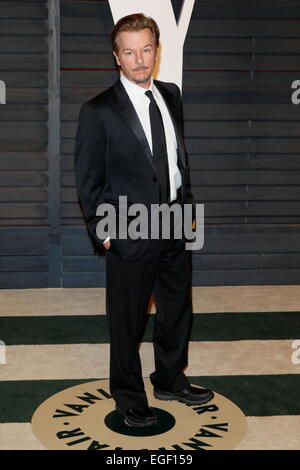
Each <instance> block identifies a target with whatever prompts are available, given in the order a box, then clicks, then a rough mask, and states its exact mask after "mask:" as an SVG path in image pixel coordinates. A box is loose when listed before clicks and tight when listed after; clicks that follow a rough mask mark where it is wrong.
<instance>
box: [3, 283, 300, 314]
mask: <svg viewBox="0 0 300 470" xmlns="http://www.w3.org/2000/svg"><path fill="white" fill-rule="evenodd" d="M192 290H193V307H194V312H195V313H214V312H272V311H274V312H277V311H282V312H286V311H299V310H300V286H298V285H295V286H217V287H214V286H213V287H193V289H192ZM150 311H151V312H152V313H153V312H155V305H154V304H153V305H152V306H151V305H150ZM105 312H106V307H105V288H81V289H66V288H65V289H16V290H14V289H3V290H1V291H0V316H6V315H7V316H45V315H99V314H105Z"/></svg>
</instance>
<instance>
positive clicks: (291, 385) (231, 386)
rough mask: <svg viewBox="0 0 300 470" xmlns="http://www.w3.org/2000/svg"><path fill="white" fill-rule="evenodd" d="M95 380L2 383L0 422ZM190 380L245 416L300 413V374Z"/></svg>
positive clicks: (26, 417)
mask: <svg viewBox="0 0 300 470" xmlns="http://www.w3.org/2000/svg"><path fill="white" fill-rule="evenodd" d="M92 380H99V379H97V378H95V379H94V378H91V379H85V380H28V381H23V380H20V381H3V382H0V396H1V402H0V422H2V423H27V422H30V421H31V417H32V415H33V413H34V411H35V410H36V408H37V407H38V406H39V405H40V404H41V403H42V402H43V401H44V400H46V399H47V398H49V397H50V396H52V395H54V394H55V393H57V392H59V391H61V390H64V389H66V388H69V387H72V386H74V385H77V384H82V383H86V382H90V381H92ZM189 380H190V383H194V384H197V385H201V386H204V387H208V388H211V389H212V390H215V391H216V392H218V393H220V394H222V395H224V396H226V397H227V398H228V399H230V400H232V401H233V402H234V403H236V405H237V406H239V407H240V409H241V410H242V411H243V412H244V414H245V415H246V416H275V415H298V414H300V400H299V390H300V375H296V374H286V375H259V376H257V375H246V376H230V377H228V376H227V377H222V376H221V377H207V376H205V377H189Z"/></svg>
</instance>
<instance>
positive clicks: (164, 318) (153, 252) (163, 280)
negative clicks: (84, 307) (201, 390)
mask: <svg viewBox="0 0 300 470" xmlns="http://www.w3.org/2000/svg"><path fill="white" fill-rule="evenodd" d="M185 242H186V240H185V238H184V237H183V238H181V239H175V238H174V237H171V239H151V241H150V244H149V247H148V249H147V251H146V253H145V254H144V255H143V257H142V258H141V259H139V260H138V261H134V262H129V261H125V260H123V259H121V258H120V257H119V256H118V255H117V254H116V253H115V252H113V251H110V250H109V249H108V250H107V253H106V277H107V287H106V307H107V320H108V328H109V334H110V393H111V395H112V397H113V398H114V400H115V401H116V403H117V404H118V406H119V407H120V408H122V409H128V408H135V409H136V410H139V409H140V410H142V409H143V408H144V407H145V406H148V401H147V396H146V393H145V389H144V382H143V377H142V367H141V361H140V355H139V343H140V341H141V332H142V330H143V327H144V319H145V317H144V315H145V314H146V313H147V307H148V304H149V300H150V296H151V294H152V293H153V296H154V299H155V303H156V314H155V317H154V329H153V347H154V359H155V371H154V372H152V373H151V375H150V380H151V383H152V384H153V385H154V386H156V387H157V388H159V389H161V390H167V391H179V390H182V389H184V388H185V387H186V386H187V385H188V384H189V382H188V380H187V377H186V376H185V374H184V372H183V369H184V368H185V366H186V365H187V356H188V341H189V336H190V330H191V326H192V297H191V253H190V252H189V251H187V250H186V249H185Z"/></svg>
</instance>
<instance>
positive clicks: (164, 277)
mask: <svg viewBox="0 0 300 470" xmlns="http://www.w3.org/2000/svg"><path fill="white" fill-rule="evenodd" d="M111 39H112V45H113V54H114V56H115V59H116V62H117V65H118V66H119V67H120V72H121V75H120V78H119V79H118V80H117V82H116V83H115V84H114V85H113V86H112V87H110V88H109V89H107V90H106V91H104V92H103V93H100V94H99V95H97V96H96V97H94V98H93V99H91V100H90V101H88V102H86V103H84V104H83V106H82V107H81V109H80V115H79V124H78V129H77V135H76V151H75V174H76V185H77V189H78V195H79V199H80V202H81V204H82V208H83V212H84V215H85V218H86V221H87V226H88V230H89V233H90V235H91V237H92V239H93V241H94V243H95V244H96V246H98V247H99V246H100V245H102V244H103V245H104V246H105V248H106V275H107V288H106V296H107V297H106V300H107V315H108V324H109V331H110V391H111V395H112V397H113V398H114V400H115V401H116V409H117V411H118V412H120V413H122V415H123V416H124V418H125V422H126V423H127V424H128V425H130V426H135V427H146V426H153V425H155V424H156V423H157V416H156V414H155V412H154V410H153V409H152V408H150V407H149V406H148V401H147V396H146V393H145V389H144V382H143V378H142V370H141V361H140V356H139V349H138V346H139V342H140V341H141V334H142V331H143V325H144V314H145V313H146V311H147V306H148V303H149V299H150V295H151V293H152V292H153V294H154V298H155V302H156V315H155V320H154V331H153V346H154V355H155V371H154V372H153V373H152V374H151V375H150V380H151V383H152V384H153V386H154V396H155V397H156V398H157V399H160V400H179V401H182V402H184V403H188V404H202V403H206V402H208V401H209V400H211V398H212V397H213V393H212V392H211V391H210V390H207V389H203V388H198V387H193V386H191V385H190V384H189V382H188V379H187V377H186V376H185V374H184V372H183V369H184V368H185V366H186V365H187V351H188V341H189V335H190V330H191V325H192V299H191V264H190V253H189V252H188V251H187V250H186V248H185V242H186V240H185V238H184V237H181V238H175V237H174V231H173V232H172V229H171V236H170V238H168V239H166V238H164V237H162V235H161V232H160V236H159V238H158V239H155V238H148V239H145V238H138V239H133V238H130V237H128V238H127V239H121V238H119V237H118V236H116V237H114V238H112V237H109V236H108V237H102V238H101V237H100V238H99V236H98V235H97V233H98V230H97V224H98V223H99V222H101V221H103V218H104V216H103V215H99V212H98V214H96V211H97V207H98V206H99V205H101V204H103V203H110V204H112V205H113V207H115V208H116V211H117V214H120V206H119V196H121V195H122V196H126V197H127V204H128V206H130V205H131V204H135V203H142V204H144V206H145V207H147V209H149V212H150V209H151V205H152V204H163V203H166V204H168V205H169V206H172V205H173V204H174V203H176V204H180V205H181V206H182V205H183V204H189V203H192V200H193V196H192V194H191V192H190V189H189V174H188V171H189V170H188V164H187V158H186V151H185V147H184V142H183V131H182V103H181V94H180V90H179V88H178V87H177V85H175V84H173V83H165V82H161V81H158V80H153V78H152V72H153V70H154V67H155V61H156V53H157V47H158V45H159V28H158V26H157V24H156V23H155V21H154V20H153V19H152V18H147V17H145V16H144V15H143V14H133V15H129V16H126V17H124V18H121V19H120V20H119V21H118V23H117V24H116V25H115V27H114V29H113V31H112V35H111ZM128 221H130V218H129V219H128V220H127V223H128Z"/></svg>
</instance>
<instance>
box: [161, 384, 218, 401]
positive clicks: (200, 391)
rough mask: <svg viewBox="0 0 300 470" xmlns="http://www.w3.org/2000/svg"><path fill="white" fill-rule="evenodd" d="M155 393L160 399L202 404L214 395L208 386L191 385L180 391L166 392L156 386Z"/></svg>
mask: <svg viewBox="0 0 300 470" xmlns="http://www.w3.org/2000/svg"><path fill="white" fill-rule="evenodd" d="M153 395H154V396H155V398H158V400H178V401H180V402H183V403H187V404H189V405H202V404H203V403H207V402H208V401H210V400H211V399H212V398H213V397H214V394H213V392H212V391H211V390H208V389H206V388H196V387H192V386H191V385H189V387H187V388H185V389H184V390H181V391H180V392H166V391H164V390H159V389H158V388H154V390H153Z"/></svg>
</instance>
